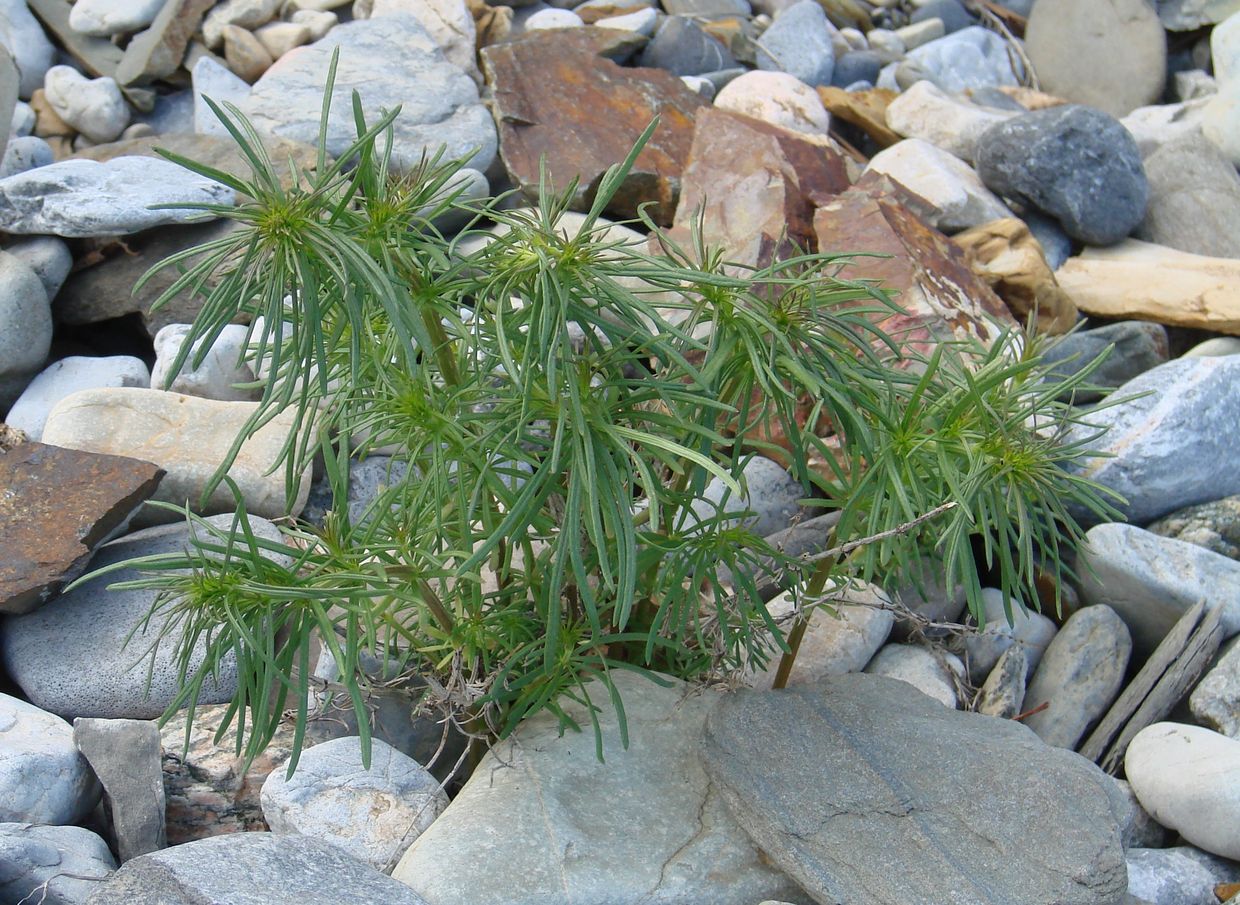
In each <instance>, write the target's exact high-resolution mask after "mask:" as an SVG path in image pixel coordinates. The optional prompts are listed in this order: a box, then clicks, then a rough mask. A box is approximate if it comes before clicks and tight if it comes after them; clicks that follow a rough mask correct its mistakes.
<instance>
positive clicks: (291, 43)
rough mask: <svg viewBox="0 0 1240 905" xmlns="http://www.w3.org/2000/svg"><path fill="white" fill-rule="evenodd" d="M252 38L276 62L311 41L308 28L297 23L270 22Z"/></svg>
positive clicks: (256, 30) (255, 32)
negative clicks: (295, 48) (254, 38)
mask: <svg viewBox="0 0 1240 905" xmlns="http://www.w3.org/2000/svg"><path fill="white" fill-rule="evenodd" d="M254 37H256V38H258V40H259V42H260V43H261V44H262V45H263V49H264V50H266V51H267V53H268V55H270V57H271V58H272V59H273V60H278V59H280V57H282V56H284V55H285V54H286V53H288V52H289V51H290V50H292V49H293V48H294V47H300V46H301V45H303V44H309V43H310V42H311V41H312V40H313V35H312V34H311V32H310V26H309V25H303V24H301V23H299V22H271V23H269V24H267V25H264V26H262V27H261V28H258V29H255V31H254ZM191 68H192V67H191Z"/></svg>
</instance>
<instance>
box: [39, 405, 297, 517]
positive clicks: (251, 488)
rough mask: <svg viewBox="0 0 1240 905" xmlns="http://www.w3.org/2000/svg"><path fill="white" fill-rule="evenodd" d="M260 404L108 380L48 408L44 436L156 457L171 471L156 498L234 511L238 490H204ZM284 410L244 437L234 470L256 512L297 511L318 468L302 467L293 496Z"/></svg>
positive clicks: (59, 442)
mask: <svg viewBox="0 0 1240 905" xmlns="http://www.w3.org/2000/svg"><path fill="white" fill-rule="evenodd" d="M257 408H258V403H255V402H218V401H216V400H214V399H199V398H197V397H194V396H182V395H181V394H179V393H167V392H164V391H162V390H147V389H141V388H138V387H108V388H105V389H98V390H84V391H82V392H78V393H73V394H72V395H70V396H66V397H65V398H64V399H62V400H61V401H60V402H58V403H57V404H56V407H55V408H53V409H52V411H51V412H50V413H49V414H48V416H47V424H46V426H45V427H44V428H43V440H44V442H45V443H48V444H49V445H54V446H64V447H66V448H68V449H81V450H86V451H88V452H98V453H104V454H108V455H117V454H120V453H124V454H125V455H128V456H132V457H135V458H140V459H143V460H145V461H151V462H154V463H156V464H157V465H158V466H159V467H161V468H163V469H165V470H166V471H167V475H166V477H165V478H164V480H163V482H162V483H161V484H160V487H159V490H158V491H157V492H156V493H155V495H154V499H156V500H163V501H166V502H170V503H175V504H177V505H185V504H186V503H187V502H188V503H189V505H190V506H191V507H192V508H193V509H194V510H195V511H197V512H202V513H204V514H210V513H220V512H232V511H233V509H234V508H235V502H234V500H233V496H232V493H231V492H230V491H229V489H228V487H227V486H226V485H224V484H221V485H220V486H219V487H217V488H216V489H215V491H214V492H213V493H212V494H211V496H210V498H209V499H208V501H207V504H206V506H205V507H203V506H201V505H200V503H201V496H202V492H203V490H204V489H205V487H206V484H207V481H208V480H210V478H211V476H212V475H213V474H214V473H215V471H216V469H217V468H218V467H219V464H220V463H221V462H223V461H224V459H225V457H226V456H227V454H228V450H229V448H230V447H231V446H232V444H233V441H234V439H235V438H236V437H237V435H238V434H239V433H240V432H241V430H242V428H243V427H244V426H245V423H246V421H247V419H249V417H250V416H251V415H253V414H254V412H255V411H256V410H257ZM293 419H294V416H293V412H291V411H286V412H282V413H280V414H279V415H277V416H276V417H275V418H273V419H272V420H271V421H269V422H268V423H267V424H265V425H263V426H262V427H261V428H259V430H258V431H257V432H256V433H255V434H254V435H253V436H252V437H250V438H249V439H248V440H246V441H245V442H244V443H243V444H242V445H241V450H240V452H238V454H237V458H236V460H235V461H234V462H233V465H232V467H231V468H230V469H229V471H228V476H229V477H230V478H232V480H233V481H235V482H236V484H237V487H238V489H239V490H240V492H241V495H242V496H243V497H244V499H245V504H246V509H247V510H248V511H249V512H250V514H252V515H261V516H263V517H264V518H280V517H282V516H285V515H288V514H290V513H292V514H296V513H298V512H300V511H301V510H302V507H303V506H305V504H306V497H307V495H308V494H309V492H310V469H309V467H307V468H306V470H305V472H304V473H303V474H302V475H301V480H300V485H299V487H298V489H297V495H296V497H295V498H294V499H293V500H292V501H291V503H289V502H286V500H285V495H284V469H283V467H280V468H278V469H276V470H275V471H274V473H271V472H272V470H273V468H275V464H276V461H277V458H278V457H279V454H280V450H281V448H282V447H283V446H284V442H285V439H286V438H287V437H288V433H289V431H290V430H291V429H292V427H293V423H294V420H293ZM143 516H144V517H143V518H142V520H141V521H142V522H143V523H144V524H152V523H154V522H159V521H168V520H170V519H171V518H175V516H174V515H172V514H170V513H166V512H162V511H159V510H154V511H153V512H152V513H151V514H150V515H149V516H148V515H147V514H146V513H144V514H143Z"/></svg>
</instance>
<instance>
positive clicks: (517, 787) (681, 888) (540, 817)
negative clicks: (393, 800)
mask: <svg viewBox="0 0 1240 905" xmlns="http://www.w3.org/2000/svg"><path fill="white" fill-rule="evenodd" d="M613 678H614V681H615V684H616V686H617V687H618V688H619V690H620V694H621V696H622V698H623V700H624V708H625V714H626V716H627V722H628V731H629V747H628V749H627V750H626V749H625V748H624V746H623V744H622V742H621V738H620V729H619V725H618V721H617V718H616V714H615V711H614V710H613V709H612V707H611V705H610V703H609V698H608V694H607V691H606V690H605V689H604V688H603V686H602V685H601V684H600V683H598V682H594V683H591V684H590V685H588V686H587V688H588V689H589V691H590V695H591V698H592V700H593V701H594V703H595V704H596V705H597V706H598V707H600V708H601V710H600V712H599V713H598V718H599V722H600V724H601V725H602V730H603V756H604V759H605V760H604V761H603V762H600V761H599V759H598V758H597V757H596V756H595V741H594V735H593V732H592V731H591V728H590V718H589V715H588V713H587V712H586V709H585V707H583V706H581V705H579V704H576V703H572V702H568V701H567V699H565V704H566V705H567V706H566V707H565V710H566V711H567V712H568V713H569V715H570V716H571V717H572V718H573V719H574V720H576V721H577V723H578V725H580V726H582V727H583V731H582V732H580V733H578V732H573V731H571V730H569V731H566V732H564V734H563V735H561V734H560V729H559V726H558V724H557V722H556V719H555V717H554V716H552V715H551V714H548V713H540V714H539V715H537V716H535V717H533V718H531V719H529V720H527V721H526V722H524V723H523V724H522V725H521V727H520V728H519V729H518V730H517V731H516V732H515V733H514V735H513V736H512V738H511V739H510V740H509V741H506V742H504V743H501V744H500V745H498V746H496V747H495V748H494V749H493V750H492V751H491V752H490V753H488V754H487V755H486V756H485V757H484V758H483V760H482V763H481V764H480V765H479V767H478V769H477V770H475V771H474V774H473V776H472V778H471V779H470V780H469V782H468V783H466V785H465V787H464V788H463V789H462V790H461V793H460V794H459V795H458V796H457V798H456V799H455V800H454V801H453V802H452V804H451V805H450V806H449V807H448V809H447V810H446V811H444V813H443V814H442V815H441V816H440V817H439V819H438V820H436V821H435V822H434V823H433V824H432V825H431V827H430V829H428V830H427V831H426V832H425V833H423V834H422V835H421V836H419V837H418V839H417V841H416V842H414V844H413V846H412V847H411V848H410V849H409V850H408V851H407V852H406V853H405V856H404V857H403V858H402V859H401V861H400V863H399V864H398V865H397V867H396V870H395V871H394V872H393V874H392V876H393V877H395V878H396V879H398V880H401V881H402V882H404V883H407V884H408V885H410V886H412V887H413V889H414V891H415V892H417V893H418V894H420V895H421V896H422V897H423V898H424V899H426V900H427V902H429V903H430V905H457V903H460V905H466V903H469V905H473V903H476V902H504V903H506V905H603V903H605V905H637V903H643V905H672V903H686V902H710V903H712V905H753V903H755V902H761V901H763V900H764V899H778V900H784V901H787V902H791V903H796V905H808V903H810V902H812V901H813V900H812V899H810V898H808V897H806V895H805V894H804V893H803V892H802V891H801V890H800V889H798V888H797V886H796V884H795V883H793V882H792V881H791V880H789V879H788V878H787V877H786V876H784V875H783V874H781V873H780V872H779V871H777V870H775V869H773V868H772V867H771V866H770V865H769V864H768V863H766V862H765V861H764V860H763V859H762V857H761V855H760V854H759V853H758V851H757V850H756V849H755V848H754V846H753V843H752V842H750V840H749V837H748V836H746V834H745V832H744V831H743V830H742V829H741V828H740V826H738V825H737V823H736V822H735V821H734V820H733V819H732V817H731V816H730V814H729V813H728V810H727V808H726V807H725V806H724V804H723V801H722V800H721V798H720V796H719V794H718V793H717V791H716V790H715V788H714V787H713V785H712V783H711V782H710V780H709V779H708V777H707V776H706V773H705V772H704V771H703V769H702V766H701V757H700V754H699V744H700V741H701V736H702V726H703V724H704V722H705V719H706V714H707V712H708V711H709V710H710V708H711V707H712V706H713V705H714V704H715V703H716V701H717V700H718V698H719V695H718V693H716V692H701V693H696V694H691V693H689V692H688V689H687V686H685V685H684V684H683V683H680V682H676V681H675V680H669V681H671V682H672V684H671V686H670V687H667V688H664V687H661V686H659V685H656V684H654V683H653V682H651V681H649V680H647V679H644V678H642V677H640V676H636V675H633V674H631V673H627V672H616V673H614V674H613ZM638 827H640V831H638V830H637V829H636V828H638ZM1121 865H1122V861H1121ZM463 875H468V876H469V883H462V882H461V877H462V876H463Z"/></svg>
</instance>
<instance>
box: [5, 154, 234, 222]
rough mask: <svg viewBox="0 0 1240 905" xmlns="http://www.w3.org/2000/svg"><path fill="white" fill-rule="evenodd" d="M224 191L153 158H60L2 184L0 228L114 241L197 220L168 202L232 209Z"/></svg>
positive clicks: (198, 216) (194, 214) (198, 214)
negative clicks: (158, 206)
mask: <svg viewBox="0 0 1240 905" xmlns="http://www.w3.org/2000/svg"><path fill="white" fill-rule="evenodd" d="M235 197H236V195H235V193H234V192H233V190H232V189H230V188H228V187H227V186H224V185H221V184H220V183H218V182H215V181H213V180H210V179H207V178H206V177H205V176H199V175H198V174H197V173H192V172H190V171H189V170H186V169H183V168H182V167H179V166H177V165H176V164H175V163H172V162H171V161H168V160H159V159H156V158H151V157H115V158H113V159H112V160H109V161H107V162H104V163H100V162H99V161H96V160H80V159H71V160H62V161H60V162H59V163H53V164H50V165H48V166H45V167H36V168H35V169H33V170H28V171H27V172H25V173H18V174H17V175H15V176H9V177H8V178H7V179H0V230H3V231H5V232H9V233H19V234H22V235H30V234H35V235H42V234H45V233H46V234H51V235H54V236H66V237H73V238H89V237H91V236H119V235H128V234H129V233H136V232H138V231H139V230H143V229H150V228H151V227H154V226H165V225H167V224H170V223H186V222H189V221H192V220H196V219H202V217H203V214H202V212H201V211H195V210H186V209H180V208H179V209H175V210H168V209H162V210H153V209H152V208H153V207H154V206H156V205H166V204H195V205H207V204H232V203H233V201H234V200H235Z"/></svg>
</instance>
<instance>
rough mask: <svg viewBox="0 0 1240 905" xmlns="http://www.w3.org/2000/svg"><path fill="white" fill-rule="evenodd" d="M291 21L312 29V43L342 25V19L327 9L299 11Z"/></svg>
mask: <svg viewBox="0 0 1240 905" xmlns="http://www.w3.org/2000/svg"><path fill="white" fill-rule="evenodd" d="M290 21H292V22H293V23H295V24H297V25H304V26H306V28H308V29H310V40H311V41H317V40H318V39H319V38H321V37H323V36H324V35H325V34H327V33H328V32H329V31H331V30H332V29H333V28H335V27H336V26H337V25H339V24H340V18H339V17H338V16H337V15H336V14H335V13H333V12H331V11H330V10H326V9H299V10H297V12H295V13H293V17H292V19H291V20H290Z"/></svg>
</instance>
